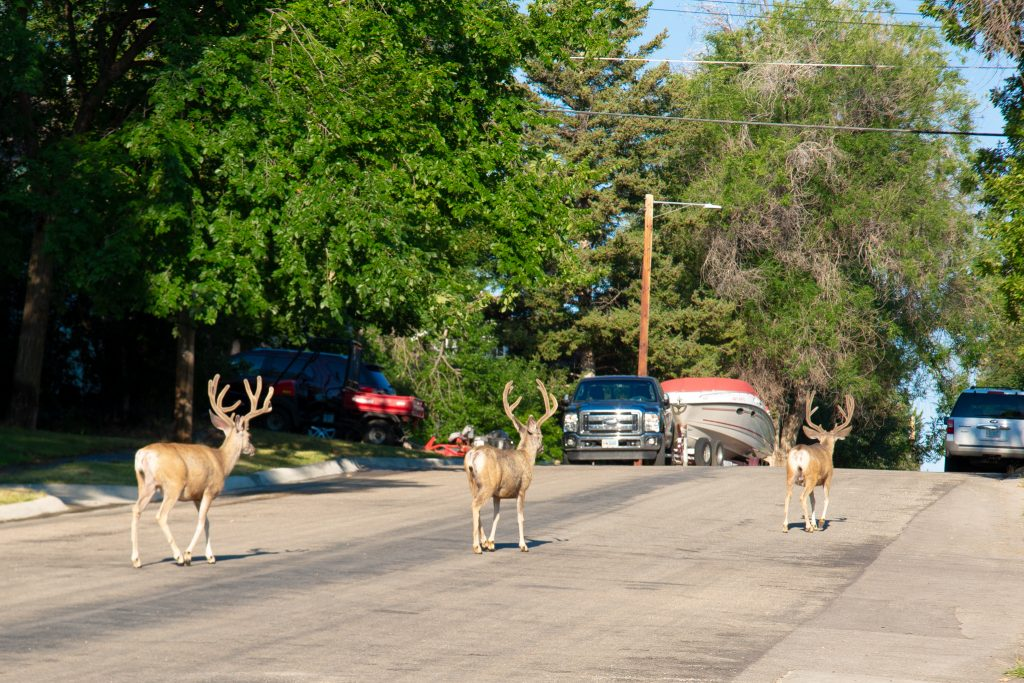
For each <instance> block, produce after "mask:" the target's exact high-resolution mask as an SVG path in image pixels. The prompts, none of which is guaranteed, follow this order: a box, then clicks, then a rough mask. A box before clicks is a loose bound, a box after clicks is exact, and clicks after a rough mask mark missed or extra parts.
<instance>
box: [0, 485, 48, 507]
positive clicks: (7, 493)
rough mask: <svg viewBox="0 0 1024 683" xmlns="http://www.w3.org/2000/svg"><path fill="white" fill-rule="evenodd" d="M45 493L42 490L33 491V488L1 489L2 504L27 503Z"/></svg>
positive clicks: (0, 501) (0, 499) (0, 500)
mask: <svg viewBox="0 0 1024 683" xmlns="http://www.w3.org/2000/svg"><path fill="white" fill-rule="evenodd" d="M45 495H46V494H45V493H43V492H42V491H33V490H32V489H0V505H7V504H8V503H27V502H28V501H30V500H35V499H36V498H42V497H43V496H45Z"/></svg>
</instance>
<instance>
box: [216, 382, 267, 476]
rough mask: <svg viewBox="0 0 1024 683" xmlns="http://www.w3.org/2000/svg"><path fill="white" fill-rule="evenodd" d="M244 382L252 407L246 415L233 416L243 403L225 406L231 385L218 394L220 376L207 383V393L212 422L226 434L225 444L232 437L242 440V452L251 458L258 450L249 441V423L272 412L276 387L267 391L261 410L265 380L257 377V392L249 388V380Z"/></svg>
mask: <svg viewBox="0 0 1024 683" xmlns="http://www.w3.org/2000/svg"><path fill="white" fill-rule="evenodd" d="M242 381H243V383H244V384H245V393H246V394H247V395H248V396H249V403H250V405H251V406H252V407H251V408H250V409H249V412H248V413H246V414H245V415H233V414H232V413H233V412H234V410H235V409H236V408H238V406H239V405H241V404H242V402H241V401H235V402H234V403H233V404H231V405H230V406H225V405H224V397H225V396H226V395H227V393H228V389H230V388H231V385H230V384H225V385H224V388H223V389H221V390H220V394H218V393H217V384H219V383H220V375H219V374H218V375H214V376H213V379H211V380H210V381H209V382H208V383H207V385H206V391H207V394H208V395H209V397H210V422H212V423H213V426H214V427H216V428H217V429H219V430H220V431H221V432H223V433H224V443H227V442H228V441H229V440H231V438H232V437H235V438H237V439H240V443H241V452H242V453H243V454H244V455H247V456H249V457H251V456H252V455H253V454H254V453H255V452H256V449H255V448H253V445H252V442H251V441H250V440H249V423H251V422H252V420H253V419H255V418H257V417H259V416H260V415H264V414H266V413H269V412H270V411H271V410H272V408H271V406H270V399H271V397H273V395H274V387H269V388H268V389H267V396H266V398H265V399H264V400H263V407H262V408H261V407H259V396H260V394H261V393H262V392H263V378H262V377H259V376H257V377H256V391H253V390H252V389H251V388H250V387H249V380H248V379H245V380H242Z"/></svg>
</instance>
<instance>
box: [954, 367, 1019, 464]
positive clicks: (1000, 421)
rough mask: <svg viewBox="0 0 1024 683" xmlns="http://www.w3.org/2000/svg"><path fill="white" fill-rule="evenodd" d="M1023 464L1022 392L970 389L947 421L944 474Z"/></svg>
mask: <svg viewBox="0 0 1024 683" xmlns="http://www.w3.org/2000/svg"><path fill="white" fill-rule="evenodd" d="M1021 463H1024V391H1021V390H1019V389H986V388H976V387H971V388H970V389H967V390H966V391H964V392H963V393H962V394H960V396H959V397H958V398H957V399H956V403H955V404H953V412H952V414H951V415H950V416H949V417H948V418H946V471H947V472H971V471H977V470H980V469H989V468H991V467H992V466H997V467H998V468H999V469H1006V468H1008V467H1015V466H1019V465H1020V464H1021Z"/></svg>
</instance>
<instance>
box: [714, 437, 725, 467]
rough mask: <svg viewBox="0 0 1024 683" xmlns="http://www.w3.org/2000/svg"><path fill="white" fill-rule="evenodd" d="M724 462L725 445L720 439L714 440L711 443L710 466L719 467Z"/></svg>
mask: <svg viewBox="0 0 1024 683" xmlns="http://www.w3.org/2000/svg"><path fill="white" fill-rule="evenodd" d="M724 463H725V446H723V445H722V442H721V441H716V442H714V443H713V444H712V445H711V466H712V467H721V466H722V465H723V464H724Z"/></svg>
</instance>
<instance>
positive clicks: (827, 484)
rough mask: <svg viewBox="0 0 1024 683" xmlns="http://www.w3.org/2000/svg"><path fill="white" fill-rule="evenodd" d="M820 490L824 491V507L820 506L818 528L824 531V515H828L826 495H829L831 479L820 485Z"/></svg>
mask: <svg viewBox="0 0 1024 683" xmlns="http://www.w3.org/2000/svg"><path fill="white" fill-rule="evenodd" d="M822 489H824V491H825V505H824V506H822V508H821V519H819V520H818V528H819V529H822V530H824V529H825V515H827V514H828V494H829V491H830V490H831V489H832V481H831V479H829V480H826V481H825V483H824V484H823V485H822Z"/></svg>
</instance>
